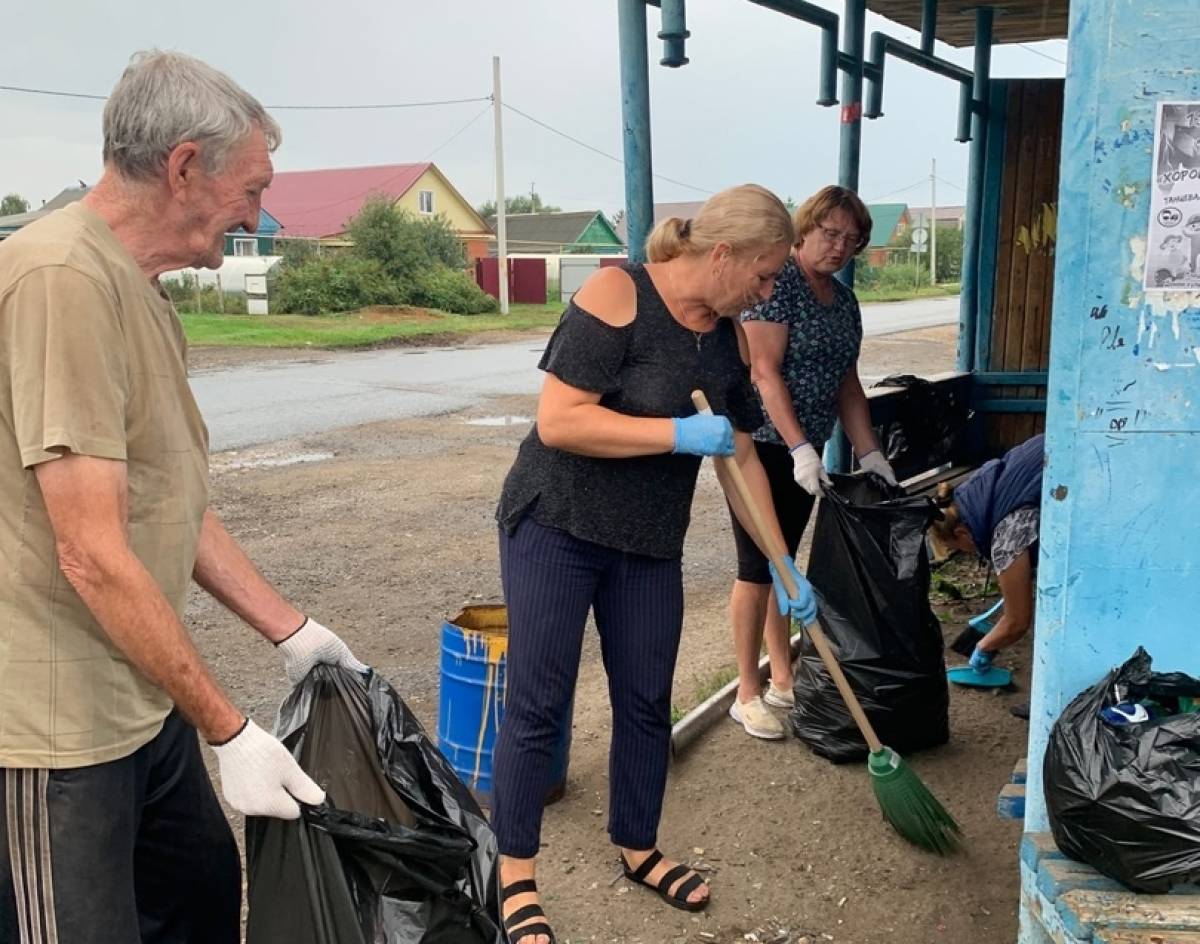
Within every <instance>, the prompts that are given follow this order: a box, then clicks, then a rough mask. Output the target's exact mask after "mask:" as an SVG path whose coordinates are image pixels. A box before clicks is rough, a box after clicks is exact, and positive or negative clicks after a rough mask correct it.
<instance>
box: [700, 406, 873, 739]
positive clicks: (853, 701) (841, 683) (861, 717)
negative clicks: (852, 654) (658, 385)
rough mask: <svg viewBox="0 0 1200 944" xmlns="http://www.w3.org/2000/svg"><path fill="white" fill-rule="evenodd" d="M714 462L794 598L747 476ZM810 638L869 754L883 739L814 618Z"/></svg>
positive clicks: (727, 461) (730, 461) (718, 459)
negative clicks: (876, 731)
mask: <svg viewBox="0 0 1200 944" xmlns="http://www.w3.org/2000/svg"><path fill="white" fill-rule="evenodd" d="M692 403H694V404H695V406H696V410H697V412H700V413H705V414H708V415H710V416H711V415H712V407H710V406H709V405H708V397H706V396H705V395H704V391H703V390H693V391H692ZM713 462H715V463H716V464H717V465H719V466H720V467H721V468H723V469H724V470H725V472H726V474H727V475H728V476H729V480H730V481H731V482H733V488H734V491H735V492H737V497H738V498H740V499H741V502H742V505H743V507H744V508H745V509H746V512H747V514H749V515H750V521H751V523H752V525H753V528H752V530H753V531H754V532H757V533H756V534H755V533H752V534H751V535H750V537H752V538H754V539H755V540H756V541H757V542H758V546H759V547H761V548H762V549H763V550H765V551H766V552H767V556H768V557H770V558H771V563H772V564H774V565H775V572H776V573H778V574H779V579H780V580H782V581H783V588H784V589H785V590H786V591H787V593H788V596H789V597H795V596H796V595H797V594H798V592H799V589H800V588H799V587H797V586H796V581H795V580H793V579H792V574H791V571H789V570H788V567H787V564H785V563H784V560H783V558H784V555H785V554H786V550H785V549H784V548H782V547H779V546H777V545H776V544H775V542H774V541H773V540H772V539H771V529H770V528H768V527H767V524H766V521H765V520H764V519H763V516H762V511H761V509H759V507H758V503H757V502H756V501H755V500H754V496H753V495H752V494H751V493H750V486H749V485H747V484H746V477H745V476H744V475H742V469H741V466H739V465H738V464H737V460H736V459H734V458H733V457H732V456H713ZM805 631H806V632H807V633H808V635H809V638H810V639H812V641H813V645H814V646H816V649H817V654H818V655H819V656H820V657H821V661H822V662H823V663H824V664H825V668H826V669H827V670H828V672H829V674H830V676H832V677H833V682H834V684H835V685H837V687H838V691H839V692H841V694H842V700H843V701H845V703H846V707H847V708H849V709H850V715H851V716H852V717H853V718H854V723H855V724H857V725H858V730H859V732H860V733H861V734H862V736H863V739H864V740H865V741H866V742H867V747H868V748H869V749H870V751H871V752H872V753H875V752H876V751H879V750H882V749H883V742H882V741H880V740H879V736H878V735H877V734H876V733H875V729H874V728H873V727H872V726H871V722H870V719H868V718H867V713H866V712H865V711H863V707H862V705H861V704H859V701H858V697H857V696H856V695H855V694H854V689H852V688H851V687H850V682H849V680H848V679H847V678H846V673H845V672H843V671H842V667H841V666H840V665H838V661H837V657H836V656H835V655H834V654H833V649H832V647H830V645H829V639H828V637H827V636H826V635H825V631H824V630H823V629H821V624H820V623H819V622H817V621H816V620H813V621H812V622H811V623H809V624H808V625H807V626H806V627H805Z"/></svg>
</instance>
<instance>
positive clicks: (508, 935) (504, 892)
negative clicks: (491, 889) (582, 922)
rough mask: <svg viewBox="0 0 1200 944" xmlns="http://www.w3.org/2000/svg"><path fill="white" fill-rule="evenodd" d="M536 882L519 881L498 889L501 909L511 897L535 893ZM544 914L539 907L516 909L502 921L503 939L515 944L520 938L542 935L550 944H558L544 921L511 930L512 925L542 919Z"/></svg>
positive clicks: (529, 879)
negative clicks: (531, 919)
mask: <svg viewBox="0 0 1200 944" xmlns="http://www.w3.org/2000/svg"><path fill="white" fill-rule="evenodd" d="M536 891H537V882H535V881H534V880H533V879H531V878H525V879H521V880H520V881H519V882H513V883H512V884H511V885H505V886H504V887H503V888H502V889H500V901H501V903H502V904H501V907H503V902H506V901H508V899H510V898H512V896H513V895H523V894H525V893H526V892H536ZM544 917H546V912H544V911H543V910H542V906H541V905H526V906H525V907H524V908H518V909H517V910H516V911H514V912H513V913H512V914H510V915H509V916H508V917H507V918H505V919H504V938H505V940H507V941H508V944H517V941H519V940H521V939H522V938H526V937H529V936H531V935H533V934H544V935H546V937H548V938H550V944H558V938H556V937H555V936H554V931H552V930H551V929H550V925H548V924H547V923H546V922H545V921H535V922H533V924H527V925H525V926H524V927H522V928H518V929H517V930H515V931H514V930H513V925H517V924H520V923H521V922H522V921H528V920H529V919H530V918H544Z"/></svg>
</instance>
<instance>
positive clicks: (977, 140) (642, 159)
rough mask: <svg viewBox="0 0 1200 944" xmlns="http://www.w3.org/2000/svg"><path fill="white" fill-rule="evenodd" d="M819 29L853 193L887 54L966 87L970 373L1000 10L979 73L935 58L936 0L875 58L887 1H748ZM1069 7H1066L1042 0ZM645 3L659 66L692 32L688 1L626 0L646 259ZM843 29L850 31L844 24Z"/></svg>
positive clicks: (838, 460)
mask: <svg viewBox="0 0 1200 944" xmlns="http://www.w3.org/2000/svg"><path fill="white" fill-rule="evenodd" d="M749 2H751V3H754V4H755V5H757V6H761V7H765V8H766V9H768V10H772V11H774V12H776V13H781V14H783V15H785V16H789V17H792V18H793V19H797V20H800V21H802V22H805V23H809V24H811V25H813V26H816V27H817V28H818V29H820V30H821V33H822V38H821V63H820V81H819V86H818V95H817V104H818V105H822V106H824V107H832V106H834V105H837V104H839V100H838V98H837V97H835V95H834V86H835V83H836V78H837V73H838V72H839V71H840V72H841V73H842V89H841V103H842V124H841V143H840V148H839V156H838V183H839V184H840V185H841V186H843V187H846V188H847V189H849V190H854V191H856V192H857V190H858V189H859V187H858V184H859V166H860V162H861V155H862V119H863V118H864V117H867V118H872V119H874V118H879V117H881V116H882V115H883V86H884V78H885V72H884V66H885V62H886V59H887V56H889V55H891V56H893V57H894V58H898V59H901V60H903V61H904V62H908V63H910V64H912V65H915V66H917V67H918V68H922V69H925V70H927V71H929V72H932V73H933V74H935V75H939V76H942V77H944V78H948V79H950V80H951V81H954V82H958V83H959V85H960V87H961V89H962V91H961V95H960V99H959V103H960V104H959V117H958V134H957V140H958V141H961V142H967V141H969V142H970V144H971V159H970V171H969V182H968V188H967V190H968V193H967V217H966V225H965V231H964V244H963V274H962V300H961V303H960V306H961V307H960V313H959V347H958V357H957V362H958V369H959V370H960V371H964V372H965V371H972V370H974V369H975V367H976V366H977V365H976V342H975V339H976V336H977V334H978V331H977V329H978V321H979V314H980V313H979V303H978V286H979V271H980V259H981V245H982V238H981V236H982V229H981V220H982V213H981V210H982V206H983V198H984V192H983V190H984V161H985V157H986V154H987V137H988V102H989V99H990V94H991V87H990V72H991V52H992V40H993V28H994V21H995V13H996V10H995V9H994V8H993V7H992V6H990V5H987V4H986V3H982V4H981V5H978V6H975V7H974V9H973V12H974V30H975V63H974V65H975V68H974V70H973V71H968V70H966V69H963V68H962V67H961V66H958V65H956V64H955V63H952V62H949V61H948V60H945V59H942V58H940V57H938V56H936V55H934V51H933V50H934V39H935V37H936V36H937V35H938V0H908V2H911V3H919V4H920V9H921V14H920V15H921V23H920V26H921V45H920V46H919V47H916V46H912V45H909V44H907V43H903V42H901V41H900V40H898V39H896V38H894V37H892V36H888V35H887V34H885V33H881V32H878V31H877V32H875V33H873V34H872V36H871V55H870V58H869V59H868V58H866V56H865V47H866V42H865V40H866V16H867V9H868V5H870V7H871V9H873V10H877V9H878V8H879V4H880V0H844V2H845V7H844V14H843V16H842V17H839V16H838V15H837V14H836V13H833V12H831V11H829V10H826V9H824V8H822V7H819V6H816V5H815V4H813V3H809V2H807V0H749ZM1044 2H1047V3H1050V2H1062V3H1064V4H1065V3H1066V2H1067V0H1044ZM647 6H654V7H658V8H659V9H660V11H661V19H662V29H661V30H660V32H659V33H658V38H659V39H660V40H662V43H663V56H662V59H661V60H660V62H661V64H662V65H664V66H666V67H668V68H680V67H682V66H684V65H686V64H687V62H688V58H687V55H686V44H687V40H688V38H689V37H690V36H691V33H690V31H689V30H688V28H687V0H618V16H617V19H618V28H619V37H620V44H621V111H622V129H623V130H622V138H623V143H624V156H625V214H626V220H627V232H628V246H629V258H630V259H631V260H632V261H643V260H644V258H645V249H644V247H645V243H646V237H647V236H648V235H649V233H650V229H651V228H652V226H653V223H654V185H653V170H652V165H651V146H650V77H649V54H648V33H647V23H646V20H647V16H646V12H647V11H646V8H647ZM843 24H844V25H843ZM839 26H843V48H842V49H841V50H839V49H838V43H837V38H838V28H839ZM864 81H866V82H869V83H870V84H869V88H868V99H867V103H868V107H867V108H866V110H865V111H864V109H863V83H864ZM839 277H840V278H841V279H842V280H843V281H844V282H846V284H848V285H850V286H853V284H854V267H853V263H851V264H850V265H849V266H847V267H846V270H845V271H843V272H842V273H839ZM826 463H827V464H828V465H829V466H830V467H831V468H834V469H845V468H847V467H848V466H849V455H848V450H847V448H846V443H845V437H843V436H841V435H836V434H835V435H834V437H833V438H832V440H831V441H830V444H829V449H828V450H827V455H826Z"/></svg>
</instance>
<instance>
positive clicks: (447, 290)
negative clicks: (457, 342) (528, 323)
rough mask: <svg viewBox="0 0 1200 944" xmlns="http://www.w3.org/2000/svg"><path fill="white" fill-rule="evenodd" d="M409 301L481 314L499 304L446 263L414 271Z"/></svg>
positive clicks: (495, 307) (459, 312)
mask: <svg viewBox="0 0 1200 944" xmlns="http://www.w3.org/2000/svg"><path fill="white" fill-rule="evenodd" d="M413 288H414V292H413V301H414V303H415V304H418V305H424V306H425V307H426V308H440V309H441V310H442V311H450V312H454V313H455V314H458V315H482V314H484V313H486V312H493V311H496V310H497V309H498V308H499V305H498V304H497V302H496V299H494V298H492V296H491V295H489V294H487V292H485V291H484V290H483V289H481V288H480V287H479V286H478V285H476V284H475V281H474V280H473V279H470V278H468V277H467V276H465V275H463V274H462V273H461V272H458V271H455V270H454V269H451V268H449V267H447V266H434V267H432V268H429V269H425V270H424V271H423V272H419V273H417V277H416V280H415V282H414V285H413Z"/></svg>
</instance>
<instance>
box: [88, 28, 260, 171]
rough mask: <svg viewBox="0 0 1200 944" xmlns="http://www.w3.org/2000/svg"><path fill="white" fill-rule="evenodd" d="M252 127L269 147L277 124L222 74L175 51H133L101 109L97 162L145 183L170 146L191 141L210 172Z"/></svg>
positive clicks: (163, 161)
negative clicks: (100, 157)
mask: <svg viewBox="0 0 1200 944" xmlns="http://www.w3.org/2000/svg"><path fill="white" fill-rule="evenodd" d="M255 128H259V129H261V130H262V132H263V134H264V135H265V136H266V138H267V147H268V148H269V149H270V150H272V151H274V150H275V149H276V148H277V147H279V142H280V141H281V140H282V133H281V132H280V130H279V125H278V123H277V122H276V121H275V119H274V118H272V117H271V116H270V115H268V114H267V110H266V109H265V108H264V107H263V106H262V105H261V104H260V103H259V101H258V100H257V99H256V98H254V97H253V96H252V95H250V94H249V93H248V92H247V91H246V90H245V89H243V88H242V87H241V86H239V85H238V84H237V83H236V82H234V81H233V80H232V79H231V78H229V76H227V75H225V73H223V72H219V71H218V70H216V69H214V68H213V67H212V66H210V65H208V64H206V63H203V62H201V61H200V60H199V59H194V58H192V57H191V56H186V55H184V54H183V53H178V52H161V51H159V50H157V49H152V50H148V51H144V52H138V53H134V55H133V58H131V59H130V60H129V65H128V66H127V67H126V69H125V72H124V73H123V74H122V75H121V78H120V80H119V81H118V82H117V85H116V88H114V89H113V91H112V94H111V95H110V96H109V99H108V103H107V104H106V105H105V106H104V162H105V163H106V164H109V163H111V164H112V166H113V167H114V168H116V170H117V171H118V172H119V173H120V174H121V176H122V177H126V178H129V179H131V180H139V179H140V180H145V179H147V178H152V177H155V176H156V175H157V174H159V173H160V172H161V171H162V169H163V167H164V166H165V164H166V161H167V157H168V156H169V155H170V153H171V151H173V150H174V149H175V148H176V147H178V146H179V145H180V144H182V143H183V142H184V141H194V142H196V143H197V144H200V145H201V146H202V147H201V159H202V160H203V161H204V166H205V169H206V170H208V171H209V172H213V173H215V172H217V171H220V170H221V169H223V168H224V166H225V162H226V160H227V159H228V157H229V152H230V151H231V150H232V149H233V148H235V147H236V146H237V145H238V144H240V143H241V142H242V141H243V140H244V139H245V137H246V135H248V134H250V133H251V132H252V131H253V130H254V129H255Z"/></svg>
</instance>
